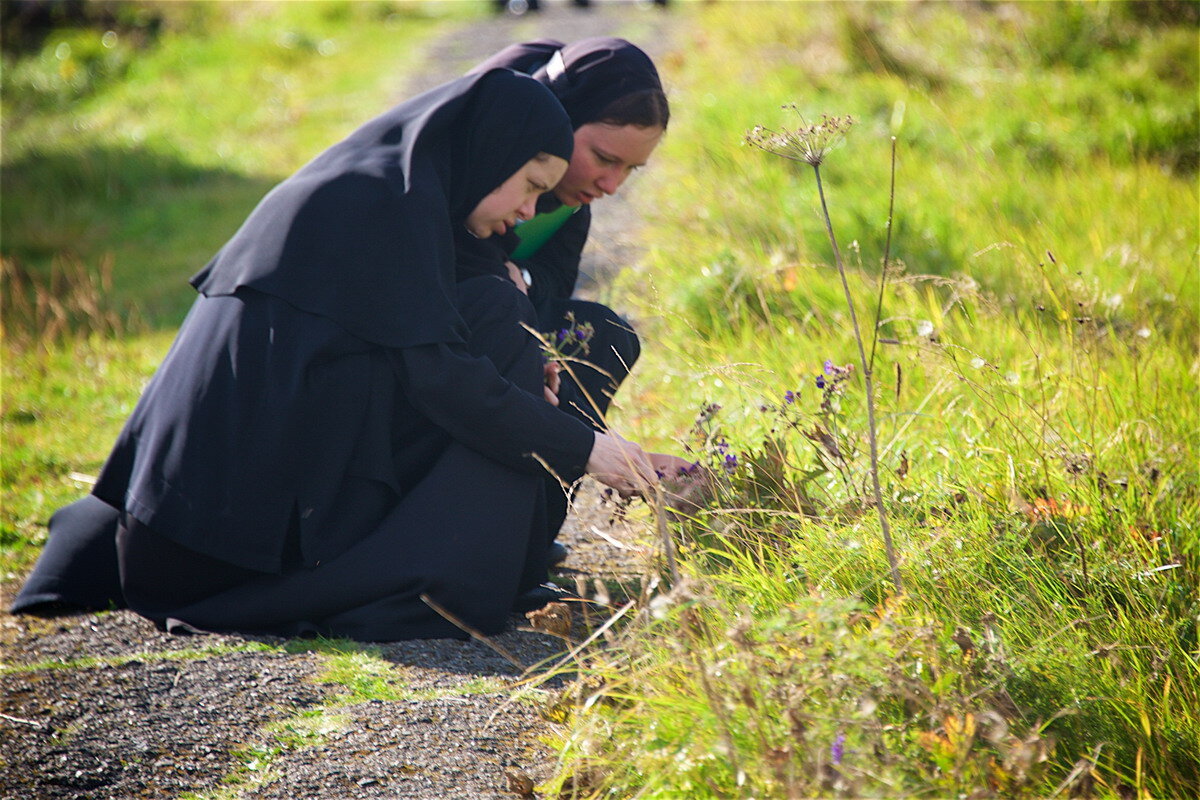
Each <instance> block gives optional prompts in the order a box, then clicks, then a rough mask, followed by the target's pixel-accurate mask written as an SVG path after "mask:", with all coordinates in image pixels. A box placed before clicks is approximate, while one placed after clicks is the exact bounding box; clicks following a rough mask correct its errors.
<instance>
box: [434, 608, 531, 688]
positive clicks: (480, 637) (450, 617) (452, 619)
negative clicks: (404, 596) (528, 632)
mask: <svg viewBox="0 0 1200 800" xmlns="http://www.w3.org/2000/svg"><path fill="white" fill-rule="evenodd" d="M421 602H423V603H424V604H425V605H427V606H429V607H430V608H432V609H433V610H434V611H436V612H437V613H439V614H441V615H442V617H444V618H445V619H446V621H447V622H449V623H451V624H452V625H454V626H455V627H457V628H459V629H460V630H462V631H463V632H465V633H467V634H469V635H470V637H471V638H472V639H474V640H475V641H477V642H483V643H484V644H486V645H487V646H488V647H490V648H492V649H493V650H495V651H496V652H497V653H499V654H500V655H502V656H504V657H505V658H506V659H508V661H509V663H511V664H512V665H513V666H515V667H517V668H518V669H519V670H521V671H522V672H525V671H527V670H528V669H529V667H527V666H525V664H524V663H523V662H522V661H521V660H520V659H519V658H517V657H516V656H514V655H513V654H512V653H510V652H508V651H507V650H505V649H504V648H503V647H501V646H500V645H498V644H496V643H495V642H493V641H492V640H491V639H490V638H488V637H487V636H485V635H484V634H482V633H480V632H479V631H477V630H475V629H474V628H472V627H471V626H470V625H468V624H467V623H465V622H463V621H462V620H461V619H459V618H458V617H456V616H454V614H452V613H451V612H450V611H449V610H447V609H446V607H445V606H443V605H441V604H440V603H438V602H437V601H436V600H434V599H433V598H432V597H430V596H429V595H427V594H425V593H424V592H422V593H421Z"/></svg>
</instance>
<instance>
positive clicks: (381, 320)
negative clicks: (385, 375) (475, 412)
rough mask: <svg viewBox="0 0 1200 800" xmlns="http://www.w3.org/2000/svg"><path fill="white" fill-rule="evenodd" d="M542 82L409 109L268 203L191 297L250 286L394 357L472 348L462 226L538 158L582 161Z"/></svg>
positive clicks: (487, 80) (511, 80)
mask: <svg viewBox="0 0 1200 800" xmlns="http://www.w3.org/2000/svg"><path fill="white" fill-rule="evenodd" d="M572 145H573V138H572V136H571V128H570V125H569V123H568V119H567V116H566V114H565V113H564V112H563V109H562V106H561V105H559V103H558V101H556V100H555V99H554V97H553V95H552V94H551V93H550V92H549V91H547V90H546V88H545V87H544V86H542V85H541V84H539V83H538V82H537V81H533V80H530V79H529V78H527V77H525V76H522V75H517V74H515V73H513V72H509V71H507V70H491V71H487V72H483V73H476V74H473V75H470V76H467V77H464V78H460V79H458V80H455V81H451V82H450V83H447V84H444V85H442V86H439V87H437V88H435V89H432V90H430V91H428V92H425V93H424V94H421V95H418V96H417V97H414V98H413V99H411V100H409V101H407V102H405V103H401V104H400V105H398V106H396V107H395V108H393V109H392V110H391V111H388V112H387V113H385V114H383V115H381V116H379V117H376V118H375V119H373V120H371V121H370V122H368V123H366V124H365V125H363V126H362V127H360V128H359V129H358V130H356V131H355V132H354V133H352V134H350V136H348V137H347V138H346V139H344V140H342V141H341V142H339V143H338V144H335V145H334V146H333V147H330V148H329V149H328V150H326V151H325V152H323V153H321V154H320V155H319V156H317V157H316V158H315V159H313V160H312V161H311V162H309V163H308V164H307V165H306V166H305V167H303V168H302V169H301V170H300V171H299V172H297V173H296V174H295V175H293V176H292V177H290V178H288V179H287V180H285V181H284V182H283V183H281V184H279V185H278V186H276V187H275V188H274V189H273V190H271V192H270V193H269V194H268V195H267V196H266V197H264V198H263V200H262V201H261V202H260V203H259V205H258V207H257V208H255V209H254V211H253V212H252V213H251V214H250V216H249V217H248V218H247V219H246V221H245V222H244V223H243V224H242V227H241V228H240V229H239V230H238V232H237V233H236V234H235V235H234V237H233V238H232V239H230V240H229V242H228V243H227V244H226V245H225V246H224V247H223V248H222V249H221V251H220V252H219V253H217V255H216V257H215V258H213V260H212V261H211V262H209V264H208V266H206V267H205V268H204V269H203V270H201V272H200V273H199V274H197V275H196V276H195V277H194V278H192V285H193V286H195V287H196V289H197V290H198V291H199V292H200V293H202V294H204V295H206V296H212V295H223V294H233V293H234V292H236V291H237V289H238V288H239V287H249V288H252V289H256V290H258V291H261V292H264V293H266V294H270V295H274V296H276V297H279V298H281V299H283V300H286V301H287V302H288V303H290V304H292V305H293V306H295V307H297V308H299V309H302V310H304V311H308V312H310V313H313V314H317V315H319V316H322V317H326V318H329V319H332V320H333V321H335V322H337V323H338V324H339V325H341V326H342V327H343V328H345V329H346V330H347V331H349V332H350V333H352V334H354V335H356V336H359V337H361V338H363V339H366V340H368V341H372V342H375V343H378V344H382V345H386V346H390V347H407V346H413V345H418V344H428V343H432V342H446V341H461V340H462V338H463V328H462V320H461V318H460V317H459V315H458V312H457V311H456V309H455V304H454V289H453V287H454V249H453V234H454V230H455V228H459V227H462V223H463V222H464V221H465V220H466V218H467V215H468V214H470V212H471V211H472V210H473V209H474V208H475V206H476V205H478V203H479V201H480V200H482V199H483V198H484V197H485V196H487V195H488V194H489V193H490V192H491V191H492V190H494V189H495V188H496V187H497V186H499V185H500V184H501V183H503V182H504V181H505V180H507V179H508V178H509V177H510V176H511V175H513V173H515V172H516V171H517V170H518V169H520V168H521V167H522V166H523V165H524V164H525V163H526V162H527V161H529V159H531V158H533V157H534V156H535V155H537V154H538V153H539V152H544V153H549V154H551V155H555V156H559V157H560V158H563V159H567V160H570V157H571V149H572Z"/></svg>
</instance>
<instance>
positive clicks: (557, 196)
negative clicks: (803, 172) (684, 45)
mask: <svg viewBox="0 0 1200 800" xmlns="http://www.w3.org/2000/svg"><path fill="white" fill-rule="evenodd" d="M496 67H506V68H508V69H512V70H516V71H517V72H521V73H524V74H528V75H532V76H533V77H534V78H535V79H536V80H538V81H539V82H541V83H543V84H544V85H546V86H548V87H549V88H550V90H551V91H553V92H554V94H555V96H556V97H557V98H558V99H559V100H560V101H561V102H562V104H563V107H564V108H565V109H566V111H567V114H568V115H569V116H570V118H571V127H572V128H573V129H574V131H575V136H574V138H575V147H574V151H573V154H572V156H571V163H570V166H569V167H568V169H567V172H566V174H565V175H564V176H563V178H562V180H561V181H559V183H558V184H557V185H556V186H555V187H554V191H553V192H548V193H546V194H544V195H542V197H540V198H539V199H538V203H537V212H538V213H537V215H536V216H535V217H534V218H533V219H531V220H529V221H528V222H525V223H522V224H521V225H518V226H517V227H516V229H515V230H513V231H510V232H508V233H507V234H505V235H502V236H495V237H492V238H491V239H489V240H488V241H486V242H479V241H473V240H471V239H469V238H468V237H464V236H461V235H460V236H459V237H458V239H459V241H458V242H457V245H456V246H457V249H458V251H459V267H458V274H459V276H460V278H465V277H469V276H475V275H479V274H496V275H507V276H509V278H510V279H511V280H512V281H513V282H514V283H515V284H516V285H517V286H519V287H520V288H521V289H522V290H524V291H526V292H527V293H528V294H529V297H530V299H531V300H532V301H533V303H534V307H535V308H536V309H537V313H538V329H539V330H540V331H542V333H543V335H544V336H545V338H546V340H547V343H548V344H549V345H551V346H557V345H559V344H562V343H564V342H565V343H566V345H567V346H566V347H565V348H563V349H565V350H567V351H569V352H568V353H567V354H568V355H570V356H572V361H571V368H570V370H569V371H566V372H564V374H562V375H561V386H559V388H558V397H559V405H560V408H563V409H564V410H566V411H567V412H568V413H571V414H573V415H575V416H576V417H577V418H579V419H580V420H583V421H585V422H587V423H588V424H590V425H593V426H594V427H596V429H597V430H602V429H604V425H605V422H604V416H605V414H606V412H607V410H608V406H609V404H610V402H611V400H612V397H613V394H614V393H615V392H616V391H617V387H619V386H620V384H621V382H622V381H623V380H624V379H625V377H626V376H627V375H628V374H629V370H630V369H631V368H632V367H633V364H634V362H635V361H637V359H638V356H639V354H640V352H641V345H640V342H639V341H638V337H637V334H636V333H635V332H634V330H633V328H632V327H631V326H630V324H629V323H628V322H626V321H625V320H624V319H622V318H621V317H620V316H619V315H617V314H616V313H615V312H613V311H612V309H610V308H608V307H606V306H604V305H602V304H600V303H594V302H588V301H585V300H579V299H576V298H575V297H573V295H574V292H575V283H576V280H577V279H578V277H579V261H580V256H581V254H582V252H583V248H584V245H585V244H586V243H587V238H588V230H589V228H590V225H591V203H592V202H593V201H595V200H598V199H600V198H602V197H604V196H606V195H611V194H614V193H615V192H616V191H617V189H618V188H620V186H621V184H622V183H623V182H624V181H625V179H626V178H628V177H629V175H630V174H632V173H633V171H634V170H636V169H638V168H639V167H641V166H643V165H644V164H645V163H646V161H647V160H648V159H649V157H650V155H651V153H652V152H653V151H654V148H655V147H656V146H657V145H658V142H659V140H660V139H662V136H663V134H664V133H665V132H666V129H667V122H668V120H669V119H670V110H669V107H668V104H667V98H666V95H665V94H664V93H663V88H662V83H661V82H660V81H659V77H658V71H657V70H656V69H655V67H654V62H652V61H651V60H650V57H649V56H647V55H646V54H645V52H643V51H642V50H641V49H639V48H638V47H636V46H635V45H633V44H631V43H630V42H628V41H626V40H624V39H615V38H609V37H592V38H588V39H581V40H579V41H576V42H573V43H571V44H568V45H564V44H563V43H562V42H558V41H555V40H553V39H538V40H535V41H532V42H525V43H523V44H516V45H512V46H510V47H507V48H505V49H504V50H501V51H500V52H499V53H497V54H496V55H494V56H492V57H491V58H489V59H488V60H486V61H484V62H483V63H482V64H480V65H479V66H477V67H475V69H474V70H472V72H471V73H470V74H478V73H479V72H482V71H486V70H488V69H494V68H496ZM583 331H589V332H590V340H589V341H588V342H587V345H586V349H587V352H586V354H583V353H581V352H580V353H576V352H575V351H577V350H580V349H581V348H580V346H579V345H578V344H577V340H578V338H579V336H580V335H581V333H582V335H584V336H587V335H588V334H587V333H583ZM654 460H655V463H656V466H658V467H659V469H660V471H662V472H673V471H674V470H675V469H677V468H679V467H680V466H682V465H683V464H684V463H685V462H683V461H682V460H681V459H677V458H674V457H671V456H655V457H654ZM547 498H548V502H549V510H548V514H549V521H550V525H551V528H552V534H551V535H552V536H553V535H555V534H557V531H558V529H559V527H561V525H562V522H563V520H564V519H565V517H566V509H567V501H566V494H565V493H564V491H563V490H562V488H561V486H560V485H559V484H558V483H557V482H555V481H554V480H553V478H551V479H549V481H548V484H547ZM565 555H566V551H565V549H564V548H563V547H562V546H561V545H557V544H556V545H554V553H553V555H552V560H553V561H558V560H561V559H562V558H564V557H565Z"/></svg>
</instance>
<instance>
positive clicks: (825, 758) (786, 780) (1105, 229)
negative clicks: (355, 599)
mask: <svg viewBox="0 0 1200 800" xmlns="http://www.w3.org/2000/svg"><path fill="white" fill-rule="evenodd" d="M1182 10H1183V12H1185V13H1188V14H1192V17H1191V18H1190V21H1185V22H1182V23H1180V22H1178V21H1177V22H1176V24H1174V25H1170V24H1165V25H1164V24H1163V23H1162V22H1161V21H1152V22H1148V21H1147V20H1145V19H1143V18H1141V17H1140V16H1139V15H1141V14H1143V13H1144V9H1143V8H1141V7H1139V6H1135V5H1120V4H1102V5H1083V4H1068V5H1064V4H1054V5H1045V6H1043V5H1035V4H1001V5H998V6H995V7H982V6H955V7H954V8H953V9H950V8H948V7H945V6H938V5H922V6H909V5H903V4H896V5H891V4H889V5H886V6H883V5H871V6H831V5H811V4H806V5H801V4H793V5H788V4H756V5H753V6H739V7H738V8H737V9H736V10H734V9H731V8H728V7H719V6H718V7H713V8H709V9H705V11H704V12H702V13H700V14H698V15H697V18H696V20H695V24H694V27H693V28H692V32H691V35H690V39H689V40H687V41H685V43H684V44H683V45H682V46H681V47H680V48H679V51H678V52H679V53H680V55H676V56H674V57H673V60H670V61H669V73H668V74H669V80H670V81H671V83H672V85H673V86H674V87H675V91H677V92H678V93H679V94H680V95H681V96H685V97H688V98H689V99H691V100H692V101H693V102H691V103H687V104H677V107H676V115H675V119H674V120H673V122H672V130H671V133H670V136H669V137H668V140H667V142H666V143H665V144H664V146H663V148H662V152H661V153H660V155H659V157H658V161H657V163H656V164H655V170H654V174H653V177H648V178H647V180H646V183H644V184H643V186H642V187H641V189H642V190H643V191H647V192H649V193H650V194H651V198H650V202H649V205H650V207H653V208H656V209H658V214H657V218H656V219H655V220H654V221H653V222H652V230H651V231H650V233H649V234H648V239H649V241H650V243H651V246H652V248H654V249H653V250H652V252H651V255H650V263H649V264H648V265H647V266H646V267H645V268H643V269H641V270H638V271H636V272H630V273H626V274H625V276H624V283H623V285H622V286H620V287H618V290H617V291H616V292H615V293H614V294H615V299H616V301H617V302H618V303H619V304H621V305H622V306H623V307H625V308H629V309H634V310H635V313H634V317H635V318H637V317H639V316H640V317H641V320H642V322H641V326H640V330H642V332H643V333H644V334H646V337H647V338H648V339H649V340H650V341H649V342H648V345H647V346H646V347H645V348H644V355H643V361H642V363H641V364H640V365H639V368H638V370H637V373H636V376H635V378H634V384H633V386H632V387H631V392H630V394H629V395H626V397H625V398H624V399H623V401H622V407H623V408H624V415H623V425H624V427H625V428H626V429H627V431H628V432H631V435H633V436H634V438H640V439H645V440H649V441H651V442H655V443H657V444H660V445H661V446H663V447H672V446H674V447H676V448H678V447H679V446H685V447H688V448H690V452H691V453H692V454H693V456H694V457H695V458H697V460H699V461H701V462H702V463H703V464H705V465H706V467H707V468H708V470H709V473H710V475H711V476H712V481H713V483H714V485H715V486H716V490H715V498H714V500H713V502H712V503H711V504H710V506H709V507H708V508H707V509H705V510H703V511H701V512H699V513H698V514H696V515H695V517H694V518H693V519H691V520H690V521H688V522H686V523H684V524H683V525H681V526H679V527H678V529H677V530H676V534H677V536H678V541H679V546H680V551H681V559H682V564H683V569H684V572H685V573H686V574H687V579H686V580H685V582H684V584H683V585H682V586H677V587H675V589H674V590H673V591H672V593H669V594H666V595H664V597H663V599H662V600H661V601H660V602H659V603H658V606H657V607H658V608H659V610H660V614H659V618H657V619H656V618H654V616H653V615H650V616H646V615H643V616H641V617H639V618H638V619H639V620H641V623H640V624H637V625H633V626H630V627H629V628H627V629H626V631H625V637H626V638H625V639H624V640H623V641H622V642H621V648H620V649H619V650H618V651H617V652H618V653H619V654H618V655H614V653H613V652H606V653H603V654H598V655H597V656H596V666H595V668H594V670H593V674H592V675H590V676H589V679H590V680H591V681H592V682H593V685H599V686H602V687H603V688H602V689H600V690H598V691H596V692H594V693H593V694H592V696H591V697H590V698H588V699H587V700H586V702H583V703H581V704H580V706H579V709H578V715H577V718H576V720H575V723H574V725H573V727H572V728H571V729H570V730H569V731H568V733H567V734H566V735H565V736H564V739H563V742H562V746H563V749H564V752H565V754H566V756H565V758H566V766H565V767H564V770H563V773H562V775H561V776H560V778H559V781H558V784H559V786H561V787H565V788H566V789H567V790H568V793H570V792H572V791H573V792H574V794H575V795H577V796H581V797H592V796H609V795H615V796H639V797H675V796H680V794H684V795H686V796H689V797H728V796H743V795H750V794H752V795H754V796H762V797H776V796H777V797H797V796H805V797H807V796H895V795H900V794H912V793H918V794H919V793H924V794H933V795H935V796H941V795H946V794H956V793H960V792H961V793H964V794H968V795H970V796H976V797H984V796H1031V797H1033V796H1037V797H1042V796H1050V795H1054V794H1060V795H1063V794H1071V793H1075V794H1084V795H1087V794H1089V793H1090V794H1099V795H1101V796H1114V797H1116V796H1119V797H1126V796H1137V797H1160V796H1162V797H1174V796H1178V797H1184V796H1191V795H1193V794H1195V793H1196V792H1197V791H1200V761H1198V760H1197V758H1196V755H1195V754H1196V753H1197V752H1200V717H1198V716H1197V715H1196V713H1195V711H1194V708H1195V707H1197V706H1198V702H1197V701H1200V667H1198V666H1197V655H1198V647H1200V645H1198V632H1200V602H1198V589H1197V587H1198V582H1197V578H1196V570H1197V568H1198V567H1200V538H1198V536H1197V533H1198V529H1200V493H1198V492H1197V490H1196V486H1197V485H1198V481H1197V464H1198V463H1200V452H1198V447H1197V445H1198V441H1197V440H1198V432H1200V425H1198V421H1200V420H1198V415H1197V413H1196V405H1195V402H1194V399H1193V398H1194V395H1195V391H1196V389H1197V377H1198V375H1200V362H1198V360H1197V350H1196V343H1197V334H1198V332H1200V325H1198V323H1197V313H1196V312H1197V310H1198V308H1200V296H1198V294H1197V292H1198V291H1200V283H1198V282H1197V281H1196V280H1195V275H1196V272H1195V270H1196V263H1197V261H1196V259H1197V255H1198V245H1200V242H1198V236H1197V229H1196V222H1195V221H1196V219H1197V218H1198V204H1197V190H1196V182H1195V173H1196V158H1195V152H1196V148H1195V141H1196V130H1197V118H1198V116H1200V115H1198V113H1197V105H1196V102H1195V99H1194V98H1195V94H1196V92H1195V89H1196V71H1195V66H1196V62H1195V59H1194V58H1192V57H1191V56H1188V57H1186V58H1183V57H1182V49H1177V48H1185V47H1186V48H1188V49H1194V44H1195V41H1196V20H1195V9H1194V7H1190V6H1188V7H1184V8H1183V9H1182ZM731 14H736V17H737V19H736V24H734V20H733V19H732V18H731V17H730V15H731ZM751 51H752V52H754V53H755V54H756V57H755V58H754V59H746V58H742V57H740V56H739V54H740V53H745V52H751ZM1169 52H1176V53H1178V54H1180V55H1181V58H1180V60H1179V61H1175V60H1174V58H1173V57H1168V56H1167V55H1166V54H1167V53H1169ZM1185 62H1186V63H1185ZM1171 64H1175V65H1176V66H1171ZM731 65H732V66H731ZM784 103H797V104H799V105H800V107H801V110H802V111H803V112H804V113H806V114H807V115H808V116H809V117H810V118H811V119H813V120H815V119H819V117H820V115H821V114H823V113H828V114H838V115H842V114H850V115H852V116H853V117H854V118H855V119H856V120H857V125H856V126H855V128H854V129H853V130H852V132H851V134H850V136H849V137H848V139H847V141H846V143H845V145H844V146H843V147H842V148H841V149H838V150H835V151H834V152H833V153H832V154H831V155H830V156H829V157H828V159H827V161H826V163H825V164H824V165H823V168H822V177H823V178H824V179H825V180H826V190H827V194H828V196H829V203H830V211H831V213H832V215H833V223H834V228H835V230H836V231H837V232H838V235H839V238H840V240H841V241H842V244H843V247H844V248H845V250H846V251H847V254H848V262H847V266H848V267H852V269H851V276H850V277H851V290H852V295H853V297H854V303H855V305H856V307H857V309H858V311H859V315H860V319H861V318H862V316H863V314H864V313H870V312H872V311H873V309H874V307H875V300H876V294H877V291H878V281H879V274H880V259H881V257H882V252H883V243H884V238H885V236H886V234H887V230H886V228H885V225H884V222H885V220H886V217H887V214H886V212H887V201H888V196H887V175H888V156H887V151H888V149H889V148H890V137H891V136H893V135H894V136H896V138H897V140H898V146H899V152H900V160H899V168H898V176H897V187H898V188H897V197H896V224H895V228H894V232H893V233H894V237H893V243H892V253H893V256H894V257H895V262H894V263H893V265H892V270H891V273H890V274H889V278H888V286H887V288H886V291H885V294H884V301H883V311H882V319H881V320H880V321H879V326H878V328H879V336H880V337H881V342H882V343H881V346H880V350H879V353H878V355H877V359H876V362H875V365H874V374H875V376H876V381H877V387H882V389H883V390H882V391H881V392H879V397H878V404H877V408H876V411H877V414H878V418H879V421H880V458H881V467H882V472H883V478H884V497H885V501H886V504H887V507H888V513H889V515H890V516H891V517H892V519H893V527H894V531H895V533H896V539H897V551H898V553H899V556H900V571H901V573H902V575H903V580H904V586H905V594H904V595H903V596H900V597H895V596H892V593H891V591H890V582H889V580H888V577H887V572H888V567H887V561H886V559H885V558H884V554H883V546H882V543H881V540H880V532H879V526H878V522H877V520H876V519H875V518H874V516H873V515H872V514H870V513H869V505H868V500H869V497H870V490H869V485H870V484H869V473H868V467H867V440H866V428H867V425H866V418H867V413H866V408H865V399H864V392H863V388H862V383H861V381H860V380H859V378H858V377H857V376H855V375H851V376H850V377H849V378H846V379H845V380H843V381H842V382H840V383H837V384H836V385H835V386H833V387H832V388H828V387H830V385H831V384H833V383H834V381H833V380H832V379H831V376H830V375H828V374H825V373H826V372H827V370H826V369H825V368H824V367H823V364H824V362H825V361H826V360H827V359H828V360H830V361H831V362H832V363H833V364H834V365H844V364H849V363H852V362H855V361H856V360H857V359H856V358H855V356H856V355H857V351H856V348H855V344H854V340H853V336H852V332H851V331H850V330H849V327H850V326H849V315H848V313H847V309H846V304H845V302H844V301H843V300H841V298H840V296H839V295H840V289H841V287H840V285H839V283H838V278H837V272H836V270H835V269H834V265H833V258H832V254H831V252H830V251H829V244H828V240H827V238H826V236H825V231H824V229H823V222H822V220H821V217H820V213H819V211H820V207H819V202H818V199H817V192H816V187H815V185H814V182H813V180H812V175H811V170H808V169H807V167H805V166H804V165H798V166H796V167H794V168H793V167H791V166H789V165H787V164H785V163H781V162H779V161H778V160H777V159H772V158H769V157H767V156H765V155H764V154H762V153H761V152H758V151H756V150H753V149H750V148H745V147H741V146H739V140H740V138H741V134H743V133H744V132H746V131H748V130H749V129H751V128H752V127H753V126H754V125H756V124H763V125H766V126H768V127H778V126H779V123H780V121H781V120H783V119H784V117H783V114H782V112H779V111H778V110H777V109H778V106H779V105H781V104H784ZM1167 106H1170V108H1171V110H1170V111H1169V112H1168V111H1167V110H1166V108H1167ZM710 198H711V199H710ZM680 231H686V235H681V234H680ZM847 243H849V246H846V245H847ZM639 312H640V313H639ZM698 340H699V341H698ZM817 376H822V380H823V382H825V383H826V386H827V388H826V389H821V388H818V387H817V385H816V378H817ZM785 391H790V392H791V393H792V394H791V400H790V401H789V400H788V399H786V398H785V396H784V395H785ZM712 404H715V405H717V406H719V409H718V410H716V411H715V412H714V411H712V410H711V406H712ZM706 407H707V408H708V409H709V410H708V411H706V412H703V413H702V412H701V409H704V408H706ZM730 457H732V458H733V459H734V461H732V462H731V461H729V459H730ZM843 737H844V738H843ZM835 751H836V753H837V756H836V758H835Z"/></svg>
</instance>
